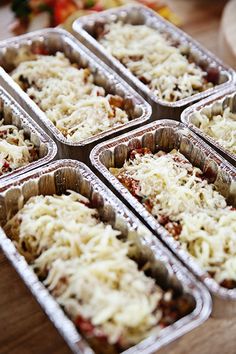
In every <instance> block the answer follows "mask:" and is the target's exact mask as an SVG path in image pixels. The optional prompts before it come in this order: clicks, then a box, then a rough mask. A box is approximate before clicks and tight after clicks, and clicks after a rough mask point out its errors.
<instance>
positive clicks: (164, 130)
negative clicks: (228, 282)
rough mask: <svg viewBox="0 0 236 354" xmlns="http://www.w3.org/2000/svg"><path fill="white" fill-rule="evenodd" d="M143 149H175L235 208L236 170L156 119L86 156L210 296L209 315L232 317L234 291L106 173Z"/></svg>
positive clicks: (178, 127) (176, 126)
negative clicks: (198, 261)
mask: <svg viewBox="0 0 236 354" xmlns="http://www.w3.org/2000/svg"><path fill="white" fill-rule="evenodd" d="M140 147H147V148H149V149H151V151H153V152H155V151H158V150H164V151H171V150H172V149H177V150H179V151H180V152H181V153H182V154H183V155H184V156H185V157H186V158H187V159H188V160H189V161H190V162H191V163H192V164H193V166H196V167H199V168H200V169H201V170H202V171H203V172H205V175H206V176H209V178H208V180H209V181H210V182H211V183H214V184H215V186H216V187H217V189H218V191H219V192H220V193H221V194H222V195H224V196H225V197H226V199H227V202H228V204H229V205H232V206H233V207H235V205H236V170H235V169H234V168H233V166H231V165H230V164H229V163H227V162H226V161H225V160H224V159H223V158H221V157H220V156H219V155H218V154H217V153H216V152H214V150H213V149H211V148H210V147H209V146H208V145H207V144H206V143H204V142H203V141H202V140H201V139H200V138H198V137H197V136H196V135H195V134H194V133H192V132H191V131H190V130H188V129H187V128H186V127H184V125H183V124H181V123H178V122H174V121H171V120H160V121H158V122H155V123H151V124H148V125H146V126H145V127H144V128H141V129H137V130H135V131H134V132H131V133H128V134H124V135H122V136H121V137H119V139H116V140H114V139H113V140H109V141H107V142H105V143H102V144H99V145H98V146H96V147H95V148H94V149H93V150H92V152H91V155H90V159H91V163H92V165H93V166H94V168H95V169H96V171H98V172H99V173H100V174H101V176H103V177H102V178H104V179H105V180H106V182H109V183H110V185H111V186H112V187H113V188H114V189H115V191H116V193H118V195H119V196H121V197H122V198H124V199H125V202H126V203H127V204H128V205H129V206H130V207H132V209H133V210H134V212H135V213H136V214H137V215H138V216H139V217H140V218H141V219H142V220H143V221H144V222H145V224H146V225H147V226H149V228H150V229H151V230H152V231H153V232H154V233H156V234H157V236H158V237H159V238H160V239H161V241H163V242H164V243H165V244H166V245H167V246H168V247H169V248H170V249H171V250H172V252H173V253H174V254H175V255H176V256H178V258H180V259H181V261H182V262H183V263H184V264H185V265H186V266H187V267H188V268H189V269H190V270H191V271H192V272H193V273H194V274H195V275H196V276H198V278H200V279H201V280H202V281H203V282H204V284H205V285H206V286H207V288H208V289H209V291H210V292H211V294H212V296H213V316H215V317H227V316H234V315H235V314H236V289H232V290H229V289H226V288H224V287H222V286H220V285H219V284H218V283H217V282H216V281H215V280H214V279H213V278H212V277H210V275H209V274H208V273H207V272H206V271H204V270H203V269H202V268H201V267H200V266H199V265H198V264H197V262H196V261H195V260H194V258H193V257H192V256H190V254H189V253H187V252H186V251H184V250H183V249H182V248H181V246H180V244H179V242H178V241H176V240H175V239H174V237H173V236H171V235H170V234H169V233H168V232H167V230H166V229H165V228H164V227H163V226H161V225H160V224H159V223H158V221H157V220H156V219H155V218H154V217H153V216H152V215H151V214H150V213H149V212H148V211H147V209H146V208H145V207H144V206H143V205H142V204H141V203H140V202H139V201H138V200H137V199H136V198H135V197H134V196H132V195H131V193H130V192H129V191H128V189H126V188H125V187H124V186H123V185H122V184H121V183H120V182H119V181H118V179H117V178H116V177H115V176H113V175H112V174H111V173H110V172H109V168H110V167H118V168H120V167H122V166H123V164H124V162H125V160H126V158H127V156H128V153H129V152H130V151H132V150H133V149H134V148H140Z"/></svg>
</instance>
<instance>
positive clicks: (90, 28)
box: [73, 5, 234, 120]
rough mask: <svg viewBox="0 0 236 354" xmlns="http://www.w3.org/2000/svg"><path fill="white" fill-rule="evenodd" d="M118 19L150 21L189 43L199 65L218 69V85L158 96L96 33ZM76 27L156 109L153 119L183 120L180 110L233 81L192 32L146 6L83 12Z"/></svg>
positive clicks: (177, 40)
mask: <svg viewBox="0 0 236 354" xmlns="http://www.w3.org/2000/svg"><path fill="white" fill-rule="evenodd" d="M117 21H121V22H122V23H124V24H126V23H129V24H134V25H137V24H139V25H140V24H141V25H147V26H149V27H152V28H155V29H157V30H158V31H160V32H161V33H163V35H164V36H165V37H167V38H171V39H172V40H173V42H174V43H178V44H180V45H184V46H186V47H187V48H188V51H189V53H190V54H191V57H192V59H193V60H194V61H195V62H196V64H198V65H200V66H201V67H202V68H203V69H204V70H205V71H206V72H208V73H210V72H213V71H214V72H215V73H216V76H217V82H216V83H217V85H216V86H214V87H213V88H210V89H208V90H206V91H204V92H201V93H197V94H195V95H193V96H190V97H187V98H184V99H182V100H179V101H177V102H167V101H164V100H162V99H159V98H158V97H157V96H156V95H155V94H154V93H153V92H152V91H151V90H150V89H149V88H148V86H147V85H145V84H144V83H142V82H141V81H140V80H139V79H138V78H137V77H135V76H134V75H133V74H132V73H131V72H130V71H129V70H128V69H127V68H126V67H125V66H124V65H122V63H121V62H120V61H119V60H118V59H116V58H115V57H113V56H112V55H111V54H109V53H108V51H107V50H106V49H105V48H104V47H103V46H102V45H101V44H100V43H99V42H98V41H97V40H96V38H95V34H96V30H97V28H98V27H102V26H104V25H106V24H108V23H112V22H117ZM73 30H74V32H75V35H76V37H77V38H79V39H80V41H81V42H82V43H84V44H85V45H86V46H87V47H88V48H89V49H90V50H92V51H93V52H94V53H95V54H96V55H97V56H99V57H100V58H101V59H102V60H104V62H105V63H107V64H108V65H109V66H110V67H112V68H113V69H115V70H116V71H117V72H118V73H119V74H120V75H121V76H122V77H123V78H124V79H125V80H126V81H127V82H128V83H129V84H130V85H132V86H133V87H134V88H135V89H136V90H137V91H138V92H139V93H140V94H142V95H143V97H145V99H146V100H147V101H148V102H149V103H150V104H151V105H152V108H153V110H154V115H153V119H154V118H155V119H158V118H159V117H161V118H172V119H175V120H180V113H181V112H182V111H183V109H184V108H186V107H187V106H189V105H191V104H193V102H196V101H199V100H201V99H203V98H204V97H207V96H209V95H212V94H213V93H216V92H218V91H219V90H220V89H223V88H226V87H228V86H229V85H230V84H232V82H233V76H234V74H233V70H232V69H230V68H227V67H226V66H225V65H224V64H223V63H222V62H221V61H220V60H219V59H218V58H216V57H215V56H214V55H213V54H212V53H210V52H209V51H208V50H207V49H205V48H203V47H202V46H201V45H200V44H199V43H198V42H196V41H195V40H194V39H193V38H191V37H190V36H189V35H187V34H186V33H184V32H183V31H181V30H180V29H178V28H177V27H175V26H174V25H172V24H170V23H169V22H168V21H166V20H164V19H163V18H162V17H161V16H159V15H158V14H156V13H155V12H154V11H152V10H151V9H148V8H147V7H145V6H140V5H128V6H123V7H120V8H116V9H111V10H107V11H103V12H99V13H97V14H92V15H88V16H83V17H81V18H79V19H77V20H76V21H75V22H74V24H73ZM212 70H213V71H212Z"/></svg>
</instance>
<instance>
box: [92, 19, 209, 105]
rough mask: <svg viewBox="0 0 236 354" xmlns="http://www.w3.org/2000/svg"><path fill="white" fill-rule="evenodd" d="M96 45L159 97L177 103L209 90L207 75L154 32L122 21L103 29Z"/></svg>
mask: <svg viewBox="0 0 236 354" xmlns="http://www.w3.org/2000/svg"><path fill="white" fill-rule="evenodd" d="M98 40H99V42H100V43H101V44H102V45H103V46H104V47H105V48H106V50H108V52H109V53H110V54H112V55H113V56H115V57H116V58H117V59H118V60H119V61H121V62H122V63H123V64H124V65H125V66H126V67H127V68H128V69H129V70H130V71H131V72H132V73H133V74H134V75H135V76H137V77H138V78H139V79H140V80H141V81H142V82H144V83H146V84H147V85H148V86H149V88H150V89H151V90H152V91H153V92H154V94H156V95H157V96H158V97H159V98H161V99H163V100H165V101H169V102H171V101H178V100H180V99H183V98H186V97H189V96H192V95H194V94H196V93H198V92H201V91H204V90H206V89H208V88H209V87H212V83H210V82H207V81H206V79H205V77H206V73H205V72H204V71H203V70H202V69H201V68H200V67H199V66H197V65H196V64H195V63H190V62H189V61H188V59H187V56H186V55H185V54H184V53H182V49H181V48H180V47H176V46H174V45H173V44H171V43H170V42H169V41H168V40H166V39H165V38H164V36H163V35H162V34H161V33H159V32H158V31H157V30H156V29H153V28H151V27H148V26H146V25H131V24H124V23H121V22H117V23H110V24H107V25H106V26H105V29H104V34H103V36H102V37H100V38H98Z"/></svg>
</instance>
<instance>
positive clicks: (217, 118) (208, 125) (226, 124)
mask: <svg viewBox="0 0 236 354" xmlns="http://www.w3.org/2000/svg"><path fill="white" fill-rule="evenodd" d="M194 118H195V121H196V122H197V127H198V128H199V129H200V130H202V131H203V132H204V133H206V134H207V135H209V136H210V137H211V138H213V139H214V140H215V141H217V142H218V143H219V144H220V145H221V146H223V147H224V148H225V149H226V150H228V151H229V152H231V153H232V154H236V113H233V112H231V111H230V108H229V107H227V108H226V109H225V110H224V111H223V113H222V114H215V115H213V116H211V117H209V116H208V115H207V114H205V113H203V112H196V113H195V114H194Z"/></svg>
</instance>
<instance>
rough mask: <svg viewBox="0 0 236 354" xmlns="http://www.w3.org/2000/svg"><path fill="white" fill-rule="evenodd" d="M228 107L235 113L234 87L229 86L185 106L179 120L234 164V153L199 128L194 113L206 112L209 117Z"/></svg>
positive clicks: (235, 91) (235, 159)
mask: <svg viewBox="0 0 236 354" xmlns="http://www.w3.org/2000/svg"><path fill="white" fill-rule="evenodd" d="M228 107H229V108H230V111H231V112H232V113H236V89H235V88H231V89H227V90H223V91H222V92H219V93H218V94H216V95H214V96H211V97H208V98H205V99H204V100H202V101H200V102H198V103H195V104H194V105H193V106H191V107H189V108H187V109H186V110H184V111H183V113H182V114H181V121H182V122H183V123H184V124H185V125H186V126H187V127H188V128H189V129H191V130H192V131H193V132H194V133H196V134H198V135H199V136H200V137H201V138H202V139H204V140H206V141H207V142H208V143H209V144H210V145H211V146H212V147H214V148H215V149H216V150H217V151H218V152H219V153H220V154H221V155H222V156H223V157H224V158H226V159H227V160H228V161H229V162H230V163H232V164H233V165H234V166H236V155H235V154H233V153H232V152H230V151H229V150H226V149H225V148H224V147H223V146H222V145H221V144H220V143H219V142H218V141H217V140H215V139H213V138H212V137H210V136H209V135H208V134H206V133H205V132H204V131H202V130H201V129H200V128H199V120H198V118H197V117H196V113H197V112H199V113H200V114H201V113H203V114H206V115H207V116H208V117H209V119H211V117H212V116H213V115H217V114H223V112H224V110H225V109H226V108H228Z"/></svg>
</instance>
